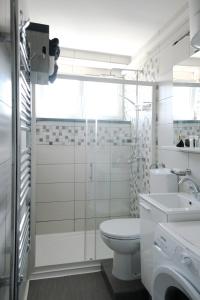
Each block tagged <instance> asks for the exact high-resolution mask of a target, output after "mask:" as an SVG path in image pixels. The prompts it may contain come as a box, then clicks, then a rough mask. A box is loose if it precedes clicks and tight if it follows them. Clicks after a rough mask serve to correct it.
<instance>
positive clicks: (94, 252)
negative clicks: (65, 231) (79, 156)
mask: <svg viewBox="0 0 200 300" xmlns="http://www.w3.org/2000/svg"><path fill="white" fill-rule="evenodd" d="M122 94H123V85H122V84H114V83H98V82H86V83H84V93H83V95H84V100H83V101H87V102H86V105H85V108H86V112H85V115H87V116H88V119H87V121H86V156H87V188H86V191H87V196H86V199H87V201H86V206H85V210H86V221H85V222H86V227H85V229H86V230H85V258H86V260H92V259H105V258H111V257H112V251H111V250H110V249H109V248H108V247H107V246H106V245H105V244H104V243H103V241H102V240H101V237H100V233H99V225H100V223H101V222H103V221H105V220H107V219H110V218H117V217H123V216H125V217H127V216H129V215H130V214H129V202H130V185H129V166H128V155H129V149H130V142H131V140H130V134H131V130H130V122H124V120H123V97H122ZM92 116H95V117H96V119H95V120H90V119H89V118H90V117H92Z"/></svg>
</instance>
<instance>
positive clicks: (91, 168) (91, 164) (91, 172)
mask: <svg viewBox="0 0 200 300" xmlns="http://www.w3.org/2000/svg"><path fill="white" fill-rule="evenodd" d="M90 181H93V163H90Z"/></svg>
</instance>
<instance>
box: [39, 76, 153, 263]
mask: <svg viewBox="0 0 200 300" xmlns="http://www.w3.org/2000/svg"><path fill="white" fill-rule="evenodd" d="M65 91H66V92H65ZM57 95H59V100H58V97H57ZM65 98H66V99H65ZM151 102H152V86H148V85H137V84H136V83H134V84H123V82H122V83H120V84H119V83H111V82H97V81H80V80H78V79H77V80H74V79H73V80H70V79H64V78H62V79H57V81H56V82H55V84H54V85H51V86H50V87H49V86H48V87H38V88H37V89H36V109H37V110H36V116H37V117H39V118H40V119H38V120H37V126H36V149H37V154H38V157H37V170H38V174H39V175H40V176H39V177H38V178H36V182H37V186H36V188H37V199H36V203H37V204H36V216H37V223H36V229H37V237H36V248H37V251H36V257H37V258H38V259H37V261H38V266H41V264H42V266H43V262H44V260H45V259H46V256H45V255H44V254H45V253H46V252H45V251H44V249H47V245H48V243H52V245H55V244H56V247H57V245H60V246H59V247H57V248H58V249H59V251H60V252H59V253H57V252H58V250H57V252H56V251H52V252H51V256H49V257H50V258H51V259H49V258H48V261H47V262H46V264H48V263H49V264H58V263H60V264H63V263H74V262H80V261H89V260H96V259H105V258H110V257H112V251H110V249H109V248H108V247H107V246H106V245H105V244H104V243H103V242H102V240H101V237H100V234H99V224H100V223H101V222H102V221H104V220H108V219H111V218H123V217H131V216H134V217H135V216H138V205H137V201H138V193H139V192H145V191H148V185H149V182H148V167H149V163H150V161H151V157H150V154H151V114H152V109H151V104H152V103H151ZM54 107H56V109H55V110H54ZM54 169H55V170H56V173H55V172H54V171H53V172H50V171H49V170H54ZM60 187H62V188H60ZM51 191H53V194H52V192H51ZM52 195H53V196H52ZM55 199H56V200H55ZM44 201H45V202H44ZM52 249H54V248H53V246H52ZM63 250H64V251H63Z"/></svg>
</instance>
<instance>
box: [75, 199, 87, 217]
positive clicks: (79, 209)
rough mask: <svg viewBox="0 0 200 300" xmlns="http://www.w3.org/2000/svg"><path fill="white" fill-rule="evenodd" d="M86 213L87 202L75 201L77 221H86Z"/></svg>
mask: <svg viewBox="0 0 200 300" xmlns="http://www.w3.org/2000/svg"><path fill="white" fill-rule="evenodd" d="M85 213H86V209H85V201H75V219H84V218H85Z"/></svg>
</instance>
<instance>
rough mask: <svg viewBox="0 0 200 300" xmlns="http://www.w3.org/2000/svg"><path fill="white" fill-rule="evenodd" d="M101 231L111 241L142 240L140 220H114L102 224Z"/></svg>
mask: <svg viewBox="0 0 200 300" xmlns="http://www.w3.org/2000/svg"><path fill="white" fill-rule="evenodd" d="M100 231H101V233H102V234H103V235H105V236H106V237H108V238H111V239H119V240H136V239H140V219H139V218H137V219H134V218H127V219H112V220H108V221H105V222H103V223H101V224H100Z"/></svg>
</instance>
